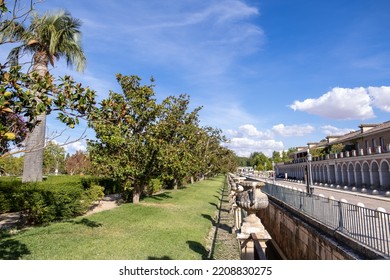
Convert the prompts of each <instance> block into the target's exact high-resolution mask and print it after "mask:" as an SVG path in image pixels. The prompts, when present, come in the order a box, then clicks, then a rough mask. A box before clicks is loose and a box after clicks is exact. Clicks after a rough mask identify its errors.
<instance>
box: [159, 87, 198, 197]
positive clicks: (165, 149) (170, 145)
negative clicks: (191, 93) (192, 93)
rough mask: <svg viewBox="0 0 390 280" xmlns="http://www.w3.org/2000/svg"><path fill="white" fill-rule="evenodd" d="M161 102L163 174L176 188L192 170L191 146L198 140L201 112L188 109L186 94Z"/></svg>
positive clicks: (161, 169)
mask: <svg viewBox="0 0 390 280" xmlns="http://www.w3.org/2000/svg"><path fill="white" fill-rule="evenodd" d="M161 105H162V108H161V112H160V116H159V121H158V125H157V126H156V129H157V133H156V136H157V138H158V139H159V154H158V164H159V171H160V178H161V179H162V180H163V181H164V182H165V183H166V184H167V185H168V186H169V187H173V188H175V189H176V188H177V187H178V185H180V184H181V183H182V182H183V181H184V178H185V177H186V176H187V175H188V174H189V173H190V172H191V168H192V166H193V164H194V162H193V158H194V157H193V150H192V147H193V144H194V143H196V131H197V130H198V123H199V119H198V112H199V110H200V109H201V108H200V107H199V108H196V109H195V110H194V111H192V112H187V111H188V106H189V97H188V96H186V95H180V96H179V97H173V96H169V97H168V98H166V99H165V100H164V101H163V102H162V104H161Z"/></svg>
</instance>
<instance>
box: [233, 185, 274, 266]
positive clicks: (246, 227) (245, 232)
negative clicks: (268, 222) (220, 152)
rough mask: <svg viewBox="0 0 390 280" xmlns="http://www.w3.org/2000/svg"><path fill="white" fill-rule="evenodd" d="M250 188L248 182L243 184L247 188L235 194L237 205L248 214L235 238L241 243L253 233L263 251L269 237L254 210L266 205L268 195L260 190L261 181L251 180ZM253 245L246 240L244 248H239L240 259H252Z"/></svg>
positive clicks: (251, 241)
mask: <svg viewBox="0 0 390 280" xmlns="http://www.w3.org/2000/svg"><path fill="white" fill-rule="evenodd" d="M250 184H251V185H252V187H251V189H248V187H249V186H248V184H247V185H244V188H245V187H246V188H247V189H246V190H245V191H243V192H242V193H239V194H237V198H236V202H237V205H238V206H239V207H241V208H242V209H244V210H245V211H246V212H247V213H248V215H247V216H246V217H245V218H244V219H243V223H242V226H241V228H240V231H239V232H238V233H237V239H238V240H239V242H240V244H241V245H242V244H243V243H244V242H245V241H246V240H247V239H248V238H249V237H250V235H251V233H255V234H256V237H257V241H259V243H260V245H261V247H262V249H263V251H264V252H265V250H266V248H267V245H266V242H267V241H268V240H270V239H271V236H270V235H269V233H268V231H267V230H266V229H265V228H264V226H263V224H262V223H261V220H260V218H259V217H257V215H256V212H257V211H259V210H261V209H264V208H266V207H268V197H267V195H266V194H264V193H263V192H261V190H260V187H263V186H264V183H261V182H252V183H250ZM254 250H255V246H254V242H253V240H250V241H249V242H247V244H246V246H245V248H241V259H242V260H253V259H254V256H255V255H254V252H255V251H254Z"/></svg>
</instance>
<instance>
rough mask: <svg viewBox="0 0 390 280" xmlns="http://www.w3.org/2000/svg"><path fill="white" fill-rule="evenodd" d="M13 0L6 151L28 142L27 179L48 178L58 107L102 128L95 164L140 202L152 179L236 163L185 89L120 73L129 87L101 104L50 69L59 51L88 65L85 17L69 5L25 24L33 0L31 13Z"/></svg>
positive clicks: (7, 24) (2, 36) (171, 181)
mask: <svg viewBox="0 0 390 280" xmlns="http://www.w3.org/2000/svg"><path fill="white" fill-rule="evenodd" d="M11 2H12V1H11ZM13 2H14V5H8V6H9V7H13V9H12V10H9V9H8V8H7V5H6V2H5V1H0V8H1V20H0V31H1V32H0V45H1V44H16V45H17V46H16V47H14V48H12V50H11V52H10V55H9V56H8V59H7V61H5V63H3V64H1V65H0V82H1V83H0V114H1V115H0V142H1V147H0V155H1V156H2V157H3V158H4V157H7V156H10V155H11V154H12V150H11V147H15V146H18V147H21V148H22V150H19V151H22V152H24V167H23V179H22V180H23V182H32V181H33V182H34V181H41V180H42V171H43V169H42V168H43V166H44V164H43V160H44V151H45V150H46V153H47V151H48V150H49V151H50V149H45V128H46V116H47V115H48V114H50V113H52V112H55V111H57V112H58V115H57V117H58V119H59V120H60V121H61V122H63V123H65V124H66V125H68V126H69V127H71V128H73V127H74V125H76V124H78V123H79V118H85V119H86V120H87V121H88V125H89V126H90V127H92V128H93V129H94V130H95V132H96V140H90V141H88V153H89V158H90V159H91V162H92V164H93V165H94V168H95V171H96V172H97V173H99V174H101V175H109V176H111V177H113V178H115V179H116V180H118V181H120V182H121V183H122V185H123V187H124V189H125V190H129V191H132V193H133V201H134V202H138V201H139V198H140V195H141V194H142V192H143V191H144V189H145V187H146V186H147V185H148V184H149V182H150V180H152V179H159V180H161V181H162V182H163V183H164V184H166V185H167V186H171V187H176V186H178V185H180V184H181V183H182V182H183V181H184V180H186V179H187V178H202V177H204V176H209V175H214V174H215V173H218V172H226V171H229V170H234V167H235V165H236V162H235V156H234V154H233V153H232V152H231V151H230V150H228V149H226V148H224V147H222V146H221V143H222V142H223V141H225V140H226V139H224V137H223V136H222V133H221V131H220V130H218V129H215V128H211V127H201V126H200V125H199V115H198V113H199V111H200V110H201V108H196V109H194V110H192V111H189V97H188V96H187V95H180V96H179V97H175V96H170V97H167V98H166V99H164V100H163V101H162V102H161V103H158V102H157V101H156V99H155V97H154V96H155V93H154V85H153V84H151V85H141V79H140V78H139V77H137V76H123V75H120V74H118V75H117V80H118V82H119V84H120V85H121V87H122V91H123V92H122V93H114V92H110V93H109V97H108V98H106V99H104V100H103V101H102V102H100V103H99V104H96V101H95V92H94V91H93V90H90V89H89V88H84V87H83V86H82V85H81V84H79V83H77V82H75V81H74V80H73V79H72V78H71V77H69V76H65V77H60V78H59V79H54V77H53V76H52V75H50V73H49V71H48V69H49V65H52V66H53V65H54V62H55V60H56V59H59V58H65V59H66V61H67V63H68V65H70V66H71V65H75V66H76V68H77V70H83V68H84V65H85V62H86V59H85V56H84V53H83V50H82V48H81V42H80V24H81V23H80V21H79V20H77V19H74V18H72V17H71V15H70V14H69V13H68V12H64V11H60V12H57V13H51V14H44V15H42V16H38V15H37V14H35V13H32V16H31V17H29V19H30V20H31V22H30V24H29V25H28V26H25V24H24V23H25V21H26V19H27V18H28V17H27V15H29V14H30V13H31V11H32V10H33V6H34V5H33V1H28V3H29V5H28V6H27V7H28V8H29V9H27V11H26V12H25V13H24V12H23V13H22V12H20V10H18V9H17V7H20V5H18V3H20V1H18V0H14V1H13ZM18 13H21V14H22V15H23V16H16V15H17V14H18ZM25 55H31V57H32V62H31V67H28V68H27V69H26V67H22V63H21V58H22V57H23V56H25ZM151 82H152V83H153V81H151ZM46 157H50V154H49V155H48V154H47V155H46ZM56 165H57V166H59V163H56ZM75 172H76V171H75Z"/></svg>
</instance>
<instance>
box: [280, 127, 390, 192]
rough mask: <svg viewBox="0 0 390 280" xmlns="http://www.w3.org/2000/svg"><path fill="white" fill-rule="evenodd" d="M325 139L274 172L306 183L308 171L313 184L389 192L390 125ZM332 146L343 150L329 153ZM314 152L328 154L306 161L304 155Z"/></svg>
mask: <svg viewBox="0 0 390 280" xmlns="http://www.w3.org/2000/svg"><path fill="white" fill-rule="evenodd" d="M327 140H328V141H327V142H325V143H324V142H320V143H309V144H308V148H306V150H302V149H301V150H299V151H298V152H296V153H295V154H294V155H293V156H292V161H291V162H289V163H281V164H278V165H276V170H275V171H276V173H277V174H287V176H288V177H289V178H293V179H297V180H305V179H306V176H307V175H306V174H307V170H310V169H311V171H312V179H313V183H323V184H325V183H327V184H335V185H342V186H349V187H357V188H363V187H366V188H367V187H373V188H379V189H385V190H390V122H385V123H382V124H376V125H374V124H371V125H361V126H360V130H358V131H354V132H351V133H348V134H346V135H343V136H337V137H336V136H333V137H332V136H329V137H327ZM335 144H338V145H339V147H340V146H341V147H343V150H342V151H340V152H338V153H332V152H330V151H331V150H332V149H331V147H332V145H335ZM378 144H380V145H378ZM313 149H321V151H325V152H328V153H326V154H323V155H321V156H318V157H314V158H313V159H312V160H311V161H310V162H308V159H307V158H308V157H307V154H308V152H310V151H312V150H313ZM309 164H310V168H308V167H309Z"/></svg>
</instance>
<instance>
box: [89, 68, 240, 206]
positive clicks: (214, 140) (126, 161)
mask: <svg viewBox="0 0 390 280" xmlns="http://www.w3.org/2000/svg"><path fill="white" fill-rule="evenodd" d="M117 81H118V82H119V84H120V85H121V87H122V90H123V92H122V93H115V92H110V94H109V97H108V98H107V99H104V100H103V101H102V102H100V104H99V105H100V106H97V107H96V110H95V111H94V112H93V114H91V115H90V118H89V121H90V122H89V123H90V126H91V127H93V128H94V130H95V132H96V139H97V140H90V141H88V151H89V154H90V157H91V161H92V163H93V164H94V166H95V168H99V169H100V170H101V173H102V174H110V175H111V176H113V177H114V178H115V179H117V180H120V181H121V182H122V185H123V186H124V189H125V190H127V191H131V192H132V199H133V202H134V203H137V202H138V201H139V199H140V196H141V195H142V193H143V191H144V190H145V187H146V186H147V185H148V184H149V182H150V181H151V180H152V179H156V178H158V179H160V180H161V181H163V182H164V183H165V184H167V185H171V186H173V187H174V186H175V185H177V184H180V183H182V181H183V180H184V179H185V178H186V177H188V176H198V177H203V176H207V175H214V174H216V173H218V172H221V171H223V170H225V171H226V170H227V169H231V170H234V164H233V162H234V157H233V156H232V155H231V154H230V153H228V152H227V149H225V148H223V147H221V145H220V144H221V141H222V140H223V137H222V136H221V133H220V131H219V130H215V129H211V128H202V127H200V126H199V120H198V112H199V110H200V108H196V109H195V110H193V111H188V105H189V98H188V96H186V95H180V96H179V97H173V96H169V97H167V98H166V99H164V100H163V101H162V102H161V103H158V102H157V101H156V98H155V93H154V85H153V84H152V85H141V79H140V78H139V77H138V76H123V75H121V74H118V75H117ZM222 156H226V157H228V156H231V160H230V161H229V160H227V159H225V161H222V160H221V157H222ZM223 163H225V164H226V165H225V166H223V167H222V164H223Z"/></svg>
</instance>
